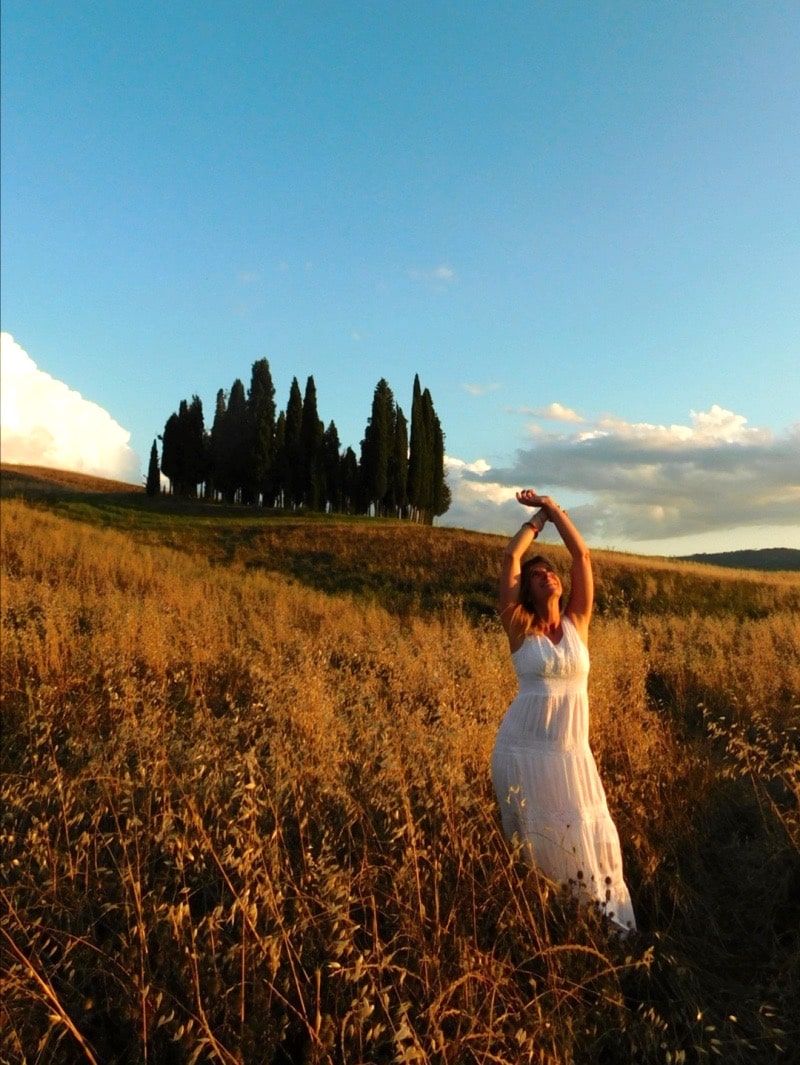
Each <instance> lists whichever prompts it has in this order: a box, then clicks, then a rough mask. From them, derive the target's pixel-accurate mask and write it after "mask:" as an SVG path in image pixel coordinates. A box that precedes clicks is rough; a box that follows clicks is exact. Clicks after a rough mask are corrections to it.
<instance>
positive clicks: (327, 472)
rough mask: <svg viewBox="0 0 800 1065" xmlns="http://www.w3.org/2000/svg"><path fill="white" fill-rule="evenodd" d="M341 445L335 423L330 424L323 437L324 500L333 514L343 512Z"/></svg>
mask: <svg viewBox="0 0 800 1065" xmlns="http://www.w3.org/2000/svg"><path fill="white" fill-rule="evenodd" d="M340 450H341V449H340V445H339V433H338V431H337V429H336V426H335V425H334V423H333V422H331V423H330V425H329V426H328V428H327V429H326V430H325V433H324V435H323V437H322V474H323V483H324V496H323V498H324V500H325V504H326V505H327V509H329V510H330V511H331V512H332V513H334V514H338V513H339V512H340V511H341V510H342V502H343V500H342V464H341V455H340Z"/></svg>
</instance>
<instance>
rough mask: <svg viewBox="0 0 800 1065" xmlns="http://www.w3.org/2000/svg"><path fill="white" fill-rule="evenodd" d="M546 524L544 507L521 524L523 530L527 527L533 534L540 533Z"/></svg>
mask: <svg viewBox="0 0 800 1065" xmlns="http://www.w3.org/2000/svg"><path fill="white" fill-rule="evenodd" d="M546 522H547V514H546V513H545V509H544V507H542V509H541V510H537V511H536V513H535V514H534V515H533V517H532V518H530V519H529V520H528V521H526V522H523V528H524V527H525V526H526V525H528V526H530V528H531V529H533V531H534V532H537V533H539V532H541V531H542V529H543V528H544V526H545V524H546Z"/></svg>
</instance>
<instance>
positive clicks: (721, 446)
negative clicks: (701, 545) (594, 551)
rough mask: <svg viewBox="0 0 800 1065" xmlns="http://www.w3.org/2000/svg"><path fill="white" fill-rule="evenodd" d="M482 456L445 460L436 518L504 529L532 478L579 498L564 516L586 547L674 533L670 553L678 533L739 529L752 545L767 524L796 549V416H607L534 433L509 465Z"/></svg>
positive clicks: (799, 456) (714, 410) (799, 445)
mask: <svg viewBox="0 0 800 1065" xmlns="http://www.w3.org/2000/svg"><path fill="white" fill-rule="evenodd" d="M563 409H566V408H563ZM485 465H486V464H484V466H483V467H481V468H479V467H478V464H475V463H472V464H466V463H463V462H461V463H459V462H458V461H456V460H454V459H450V460H449V461H448V477H449V481H450V487H451V492H452V496H453V506H452V508H451V511H448V513H447V515H445V517H444V522H445V523H446V524H448V525H450V524H453V525H461V526H464V527H467V528H480V529H484V530H486V531H490V532H494V531H497V532H501V531H502V532H507V531H508V530H509V529H513V528H514V522H515V521H517V520H518V518H519V513H520V510H519V506H518V504H516V502H515V501H514V500H513V493H514V491H515V490H516V489H517V488H518V487H520V486H521V485H526V486H529V485H532V486H533V487H535V488H537V489H539V490H540V491H543V492H547V493H549V494H552V495H554V496H558V494H559V493H561V494H562V495H567V496H570V497H576V498H578V499H580V500H581V501H583V500H588V502H581V504H580V507H579V509H576V508H575V507H573V506H570V513H571V514H573V516H577V515H578V514H579V515H580V526H581V529H582V531H583V532H584V533H585V535H586V536H587V538H589V539H590V541H591V542H593V543H596V544H597V543H600V544H603V545H616V546H620V547H623V546H625V545H631V544H637V545H647V544H653V545H654V546H655V544H656V543H657V544H658V545H659V550H661V551H662V552H663V551H665V550H666V548H665V546H664V545H666V544H669V543H672V542H674V543H675V544H676V552H677V551H678V550H679V548H678V545H679V544H681V545H683V544H685V543H686V541H687V538H691V537H694V538H699V537H703V538H704V542H710V540H711V539H713V537H714V536H716V537H719V538H723V537H725V538H728V539H729V538H730V533H731V530H733V529H738V530H740V531H741V537H740V538H741V540H742V546H752V543H748V542H747V540H748V537H750V539H751V541H753V542H754V541H755V540H756V539H760V540H762V541H763V538H764V535H765V533H764V530H765V529H767V528H769V529H770V535H771V537H772V546H788V547H792V546H797V547H800V424H798V425H795V426H793V427H791V428H790V429H788V430H787V431H786V432H785V433H782V434H780V435H775V434H773V433H771V432H769V431H768V430H766V429H761V428H753V427H750V426H748V424H747V419H746V418H745V417H744V416H743V415H740V414H736V413H734V412H732V411H728V410H725V409H724V408H722V407H720V406H717V405H714V406H712V407H711V408H710V409H709V410H708V411H701V412H691V413H690V417H689V422H688V424H686V425H669V426H662V425H652V424H649V423H645V422H642V423H632V422H626V421H624V420H623V419H620V418H616V417H613V416H609V417H605V418H603V419H602V420H601V421H599V422H597V423H595V424H593V425H590V424H588V423H587V424H585V425H584V426H583V427H582V428H580V429H578V428H576V429H575V430H574V431H573V432H572V433H563V432H562V433H558V434H556V433H546V432H543V431H539V433H538V435H537V436H536V438H535V440H534V442H533V443H532V444H531V446H529V447H527V448H525V449H524V450H520V451H518V452H517V455H516V459H515V461H514V463H513V465H511V466H510V467H508V468H505V469H486V468H485ZM451 519H452V520H451ZM762 546H765V545H764V544H763V543H762ZM629 549H633V548H629ZM637 549H638V548H637Z"/></svg>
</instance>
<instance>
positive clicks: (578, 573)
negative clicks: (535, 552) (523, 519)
mask: <svg viewBox="0 0 800 1065" xmlns="http://www.w3.org/2000/svg"><path fill="white" fill-rule="evenodd" d="M517 499H518V500H519V502H520V503H522V504H523V505H524V506H528V507H541V508H542V509H543V510H544V512H545V514H546V515H547V520H548V521H551V522H552V523H553V525H555V527H556V529H558V534H559V536H560V537H561V539H562V540H563V542H564V546H565V547H566V549H567V551H569V553H570V556H571V558H572V572H571V579H570V594H569V602H568V603H567V607H566V610H565V611H564V613H565V614H566V615H567V617H568V618H569V619H570V621H571V622H572V623H573V625H574V626H575V628H576V629H577V630H578V632H579V633H580V634H581V637H582V639H583V641H584V643H586V642H587V640H588V637H589V622H590V620H591V617H592V607H593V605H594V577H593V575H592V559H591V555H590V554H589V548H588V547H587V546H586V541H585V540H584V539H583V537H582V536H581V534H580V533H579V532H578V530H577V528H576V527H575V525H574V524H573V523H572V521H571V520H570V517H569V515H568V514H567V512H566V511H565V510H562V509H561V507H559V505H558V504H557V503H556V502H555V500H553V499H552V498H551V496H540V495H539V494H538V493H537V492H534V491H533V490H532V489H526V490H525V491H523V492H517ZM509 546H510V545H509ZM517 583H518V584H519V576H518V577H517Z"/></svg>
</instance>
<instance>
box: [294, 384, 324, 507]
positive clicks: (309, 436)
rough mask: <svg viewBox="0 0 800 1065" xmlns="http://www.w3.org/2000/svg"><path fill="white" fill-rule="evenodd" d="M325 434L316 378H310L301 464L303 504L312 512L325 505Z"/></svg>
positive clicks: (302, 422) (305, 408) (304, 398)
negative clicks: (318, 410)
mask: <svg viewBox="0 0 800 1065" xmlns="http://www.w3.org/2000/svg"><path fill="white" fill-rule="evenodd" d="M324 432H325V427H324V425H323V424H322V422H321V421H320V420H319V415H318V414H317V386H316V385H315V384H314V378H313V377H309V378H308V380H307V381H306V391H305V395H304V396H303V413H302V416H301V419H300V463H301V465H302V471H303V503H304V505H305V506H306V507H308V508H309V509H310V510H321V509H323V507H324V505H325V496H324V492H323V472H322V469H323V464H322V437H323V433H324Z"/></svg>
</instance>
